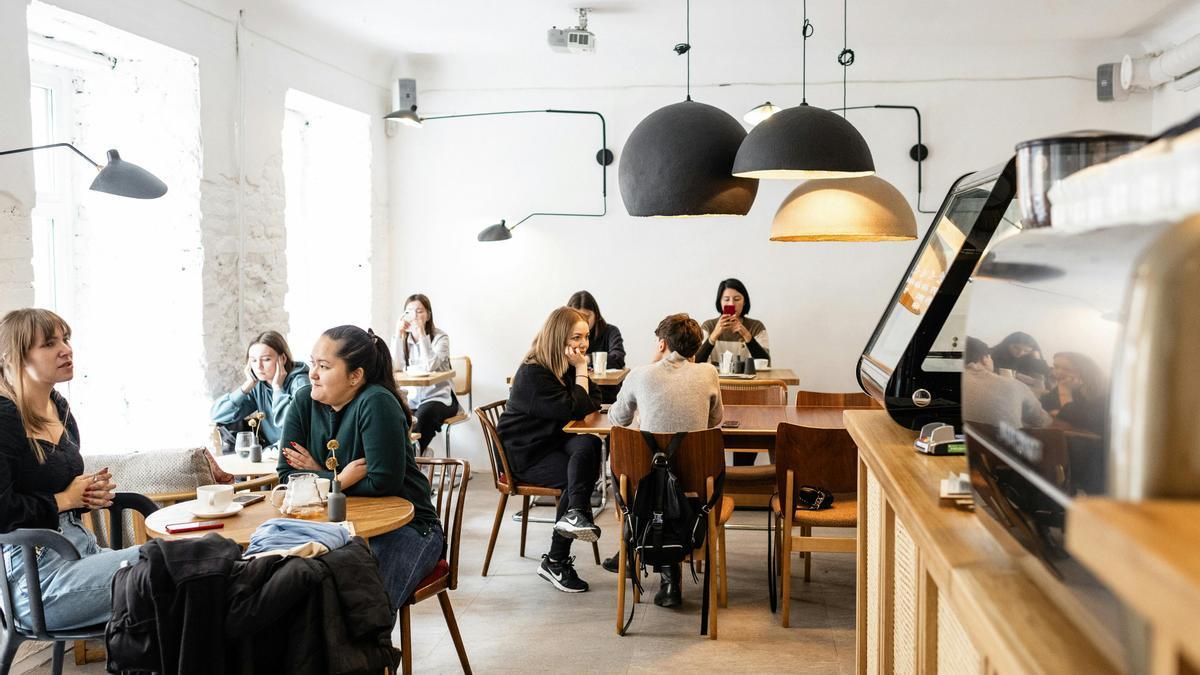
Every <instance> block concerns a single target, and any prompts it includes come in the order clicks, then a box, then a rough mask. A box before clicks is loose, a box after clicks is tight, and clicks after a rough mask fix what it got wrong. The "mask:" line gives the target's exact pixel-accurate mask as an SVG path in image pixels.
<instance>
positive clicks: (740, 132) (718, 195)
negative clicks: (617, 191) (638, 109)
mask: <svg viewBox="0 0 1200 675" xmlns="http://www.w3.org/2000/svg"><path fill="white" fill-rule="evenodd" d="M745 138H746V130H745V129H744V128H742V125H741V124H740V123H739V122H738V121H737V120H736V119H734V118H733V116H732V115H730V114H729V113H727V112H725V111H723V110H721V109H720V108H714V107H713V106H711V105H706V104H704V103H697V102H695V101H684V102H682V103H675V104H672V105H669V106H666V107H665V108H659V109H658V110H655V111H654V112H652V113H650V115H648V116H647V117H646V119H644V120H642V121H641V122H640V123H639V124H638V125H637V126H636V127H634V129H633V132H632V133H631V134H629V139H628V140H627V141H625V148H624V150H622V151H621V162H620V165H619V167H618V179H619V181H620V185H621V199H622V200H624V202H625V209H626V210H627V211H629V215H631V216H718V215H736V216H744V215H746V214H747V213H748V212H749V211H750V207H751V206H752V205H753V204H754V197H755V195H757V194H758V181H757V180H754V179H750V178H738V177H735V176H733V175H731V168H732V167H733V159H734V157H735V156H737V152H738V147H740V146H741V144H742V140H743V139H745Z"/></svg>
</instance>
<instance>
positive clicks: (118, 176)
mask: <svg viewBox="0 0 1200 675" xmlns="http://www.w3.org/2000/svg"><path fill="white" fill-rule="evenodd" d="M91 189H93V190H96V191H97V192H107V193H109V194H113V195H120V196H122V197H133V198H134V199H157V198H158V197H161V196H163V195H165V194H167V184H166V183H164V182H162V181H161V180H159V179H158V177H157V176H155V175H154V174H152V173H150V172H149V171H147V170H145V169H143V168H142V167H140V166H138V165H137V164H132V163H130V162H126V161H125V160H123V159H121V155H120V154H118V153H117V151H116V150H109V151H108V164H107V165H106V166H105V167H104V168H103V169H100V173H98V174H96V178H95V180H93V181H92V185H91Z"/></svg>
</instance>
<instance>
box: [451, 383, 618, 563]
mask: <svg viewBox="0 0 1200 675" xmlns="http://www.w3.org/2000/svg"><path fill="white" fill-rule="evenodd" d="M507 405H508V400H507V399H505V400H503V401H496V402H495V403H489V404H487V405H485V406H482V407H479V408H476V409H475V416H476V417H478V418H479V425H480V426H481V427H483V439H484V443H486V444H487V451H488V460H490V461H491V463H492V481H493V482H494V483H495V485H496V491H497V492H499V493H500V503H499V504H497V505H496V519H495V521H493V522H492V535H491V537H489V538H488V547H487V555H485V556H484V558H483V575H482V576H485V577H486V576H487V573H488V567H489V566H490V565H491V564H492V551H493V550H494V549H495V548H496V535H498V534H499V533H500V521H502V520H504V508H505V507H506V506H508V498H509V497H512V496H520V497H521V557H522V558H524V557H525V538H526V537H525V535H526V533H527V531H528V530H529V500H530V498H532V497H553V498H554V502H555V504H557V503H558V500H559V498H560V497H561V496H562V490H559V489H557V488H549V487H541V486H538V485H529V484H524V483H520V482H518V480H517V478H516V476H515V475H514V474H513V472H512V468H511V467H510V465H509V463H508V454H507V453H506V452H505V451H504V443H502V442H501V441H500V433H499V432H498V431H496V429H497V428H498V427H499V426H500V416H501V415H502V414H504V408H505V407H506V406H507ZM592 555H594V556H595V558H596V564H597V565H599V564H600V546H599V545H598V544H597V543H596V542H594V541H593V542H592Z"/></svg>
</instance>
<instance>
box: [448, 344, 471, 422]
mask: <svg viewBox="0 0 1200 675" xmlns="http://www.w3.org/2000/svg"><path fill="white" fill-rule="evenodd" d="M450 367H451V368H452V369H454V393H455V394H457V395H458V396H470V395H471V357H469V356H451V357H450ZM470 405H471V403H470V399H468V402H467V406H468V410H469V409H470Z"/></svg>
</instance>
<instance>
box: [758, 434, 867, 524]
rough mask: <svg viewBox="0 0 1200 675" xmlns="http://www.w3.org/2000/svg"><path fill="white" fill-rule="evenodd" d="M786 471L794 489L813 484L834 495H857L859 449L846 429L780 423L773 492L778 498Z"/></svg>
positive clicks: (784, 488)
mask: <svg viewBox="0 0 1200 675" xmlns="http://www.w3.org/2000/svg"><path fill="white" fill-rule="evenodd" d="M788 471H791V472H792V475H793V476H794V482H793V490H794V489H795V488H797V487H799V486H801V485H813V486H816V487H820V488H824V489H826V490H829V491H830V492H834V493H847V492H856V491H857V490H858V446H857V445H856V444H855V443H854V439H853V438H851V437H850V432H848V431H846V430H845V429H818V428H816V427H802V426H798V425H795V424H788V423H787V422H781V423H780V424H779V428H778V430H777V431H776V434H775V489H777V490H778V491H779V495H780V499H782V498H783V495H784V494H786V493H787V472H788ZM793 494H794V492H793ZM793 509H794V505H793Z"/></svg>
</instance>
